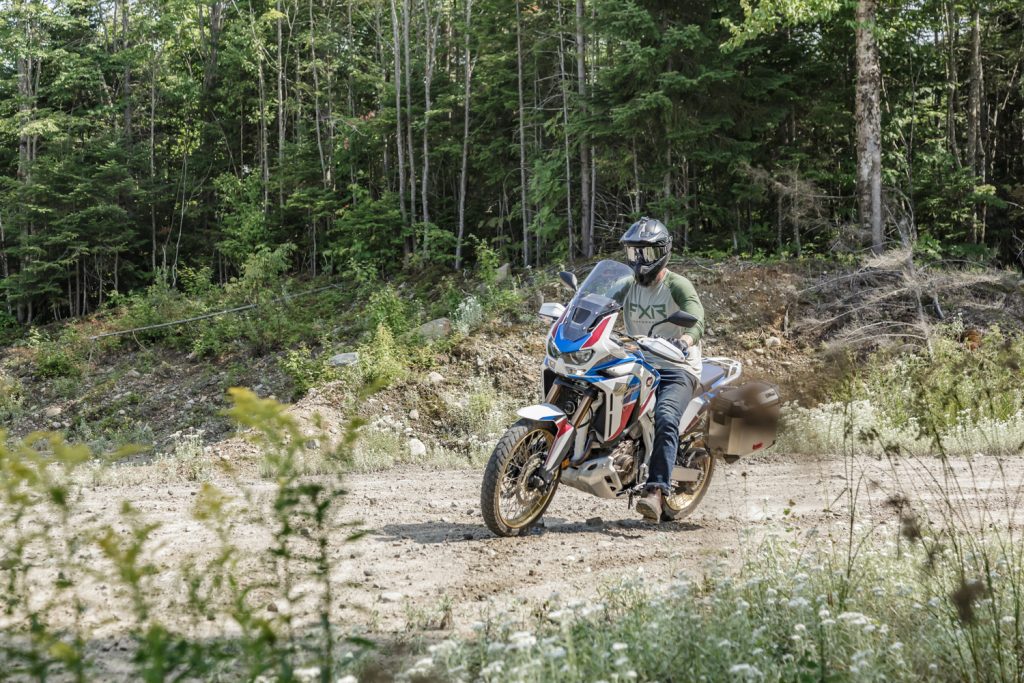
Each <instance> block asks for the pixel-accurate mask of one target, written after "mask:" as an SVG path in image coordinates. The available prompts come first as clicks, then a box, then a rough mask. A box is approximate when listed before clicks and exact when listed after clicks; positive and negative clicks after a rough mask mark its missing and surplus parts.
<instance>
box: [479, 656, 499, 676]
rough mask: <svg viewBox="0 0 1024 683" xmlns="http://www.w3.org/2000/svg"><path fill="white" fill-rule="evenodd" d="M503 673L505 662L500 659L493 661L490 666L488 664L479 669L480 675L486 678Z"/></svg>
mask: <svg viewBox="0 0 1024 683" xmlns="http://www.w3.org/2000/svg"><path fill="white" fill-rule="evenodd" d="M504 671H505V662H503V661H501V660H500V659H498V660H495V661H493V662H491V663H490V664H488V665H487V666H485V667H484V668H482V669H480V675H481V676H483V677H485V678H486V677H487V676H497V675H498V674H500V673H502V672H504Z"/></svg>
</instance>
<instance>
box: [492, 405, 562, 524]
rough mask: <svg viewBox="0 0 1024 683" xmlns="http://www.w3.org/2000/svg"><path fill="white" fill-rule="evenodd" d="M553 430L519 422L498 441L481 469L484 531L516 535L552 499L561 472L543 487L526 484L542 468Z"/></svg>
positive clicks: (536, 517) (542, 510)
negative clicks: (486, 529)
mask: <svg viewBox="0 0 1024 683" xmlns="http://www.w3.org/2000/svg"><path fill="white" fill-rule="evenodd" d="M554 440H555V433H554V430H553V429H552V428H551V427H550V426H549V425H547V424H538V423H536V422H529V421H527V420H520V421H519V422H516V423H515V424H514V425H512V426H511V427H509V428H508V430H507V431H506V432H505V433H504V434H503V435H502V437H501V438H500V439H498V443H497V445H496V446H495V447H494V452H493V453H491V459H490V460H488V461H487V468H486V469H485V470H484V483H483V487H482V489H481V491H480V509H481V511H482V512H483V515H484V522H486V523H487V528H488V529H490V530H491V531H493V532H494V533H495V534H497V535H498V536H519V535H522V534H523V533H525V532H526V531H527V530H528V529H529V528H530V527H531V526H532V525H533V524H534V523H536V522H537V520H539V519H540V518H541V515H543V514H544V511H545V510H547V507H548V505H549V504H550V503H551V499H552V498H554V496H555V489H557V488H558V481H559V478H560V476H561V473H562V469H561V468H558V469H556V470H555V476H554V478H553V479H552V480H551V483H550V484H548V485H547V486H546V487H542V488H536V487H533V486H531V485H530V478H531V477H532V476H533V475H534V474H536V473H538V472H539V471H540V469H541V468H542V467H543V465H544V459H545V458H546V457H547V454H548V450H549V449H550V448H551V443H552V442H553V441H554Z"/></svg>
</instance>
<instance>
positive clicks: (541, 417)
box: [516, 403, 576, 476]
mask: <svg viewBox="0 0 1024 683" xmlns="http://www.w3.org/2000/svg"><path fill="white" fill-rule="evenodd" d="M516 414H517V415H519V417H521V418H524V419H527V420H532V421H533V422H550V423H551V424H552V426H554V428H555V440H554V441H552V442H551V449H550V450H549V451H548V454H547V457H545V458H544V471H545V473H546V474H547V475H548V476H550V474H551V473H553V472H554V471H555V469H556V468H557V467H558V465H559V463H561V462H562V460H563V459H565V454H566V452H567V451H568V450H569V446H570V445H571V444H572V442H573V436H574V435H575V434H576V428H575V427H573V426H572V424H570V423H569V418H568V417H567V416H566V414H565V411H563V410H562V409H561V408H559V407H558V406H555V405H552V404H550V403H539V404H537V405H535V406H528V407H526V408H520V409H519V410H517V411H516Z"/></svg>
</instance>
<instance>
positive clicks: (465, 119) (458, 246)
mask: <svg viewBox="0 0 1024 683" xmlns="http://www.w3.org/2000/svg"><path fill="white" fill-rule="evenodd" d="M465 2H466V26H465V29H464V30H465V35H464V36H463V50H462V62H463V65H464V68H465V81H464V82H463V86H462V166H461V168H460V171H459V234H458V237H456V239H455V270H461V269H462V239H463V237H464V236H465V233H466V174H467V172H468V170H469V96H470V89H471V87H472V84H473V61H472V59H471V57H470V53H469V27H470V21H471V20H472V17H473V0H465Z"/></svg>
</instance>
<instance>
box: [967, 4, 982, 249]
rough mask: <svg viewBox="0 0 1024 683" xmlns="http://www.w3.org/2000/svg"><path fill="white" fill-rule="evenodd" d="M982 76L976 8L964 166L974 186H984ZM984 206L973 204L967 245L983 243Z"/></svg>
mask: <svg viewBox="0 0 1024 683" xmlns="http://www.w3.org/2000/svg"><path fill="white" fill-rule="evenodd" d="M983 78H984V72H983V70H982V63H981V12H980V10H979V8H978V6H977V5H975V6H974V14H973V17H972V19H971V84H970V93H969V95H968V103H967V166H968V168H970V169H971V175H972V176H973V177H974V183H975V184H976V185H983V184H984V183H985V151H984V147H983V145H982V142H981V122H982V116H983V114H982V110H981V108H982V93H983V87H984V81H983ZM984 208H985V207H984V205H983V204H980V203H976V204H975V205H974V209H973V216H972V221H971V242H972V243H974V244H977V243H979V242H980V241H983V240H984V233H985V228H984V225H983V218H982V215H983V211H984Z"/></svg>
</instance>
